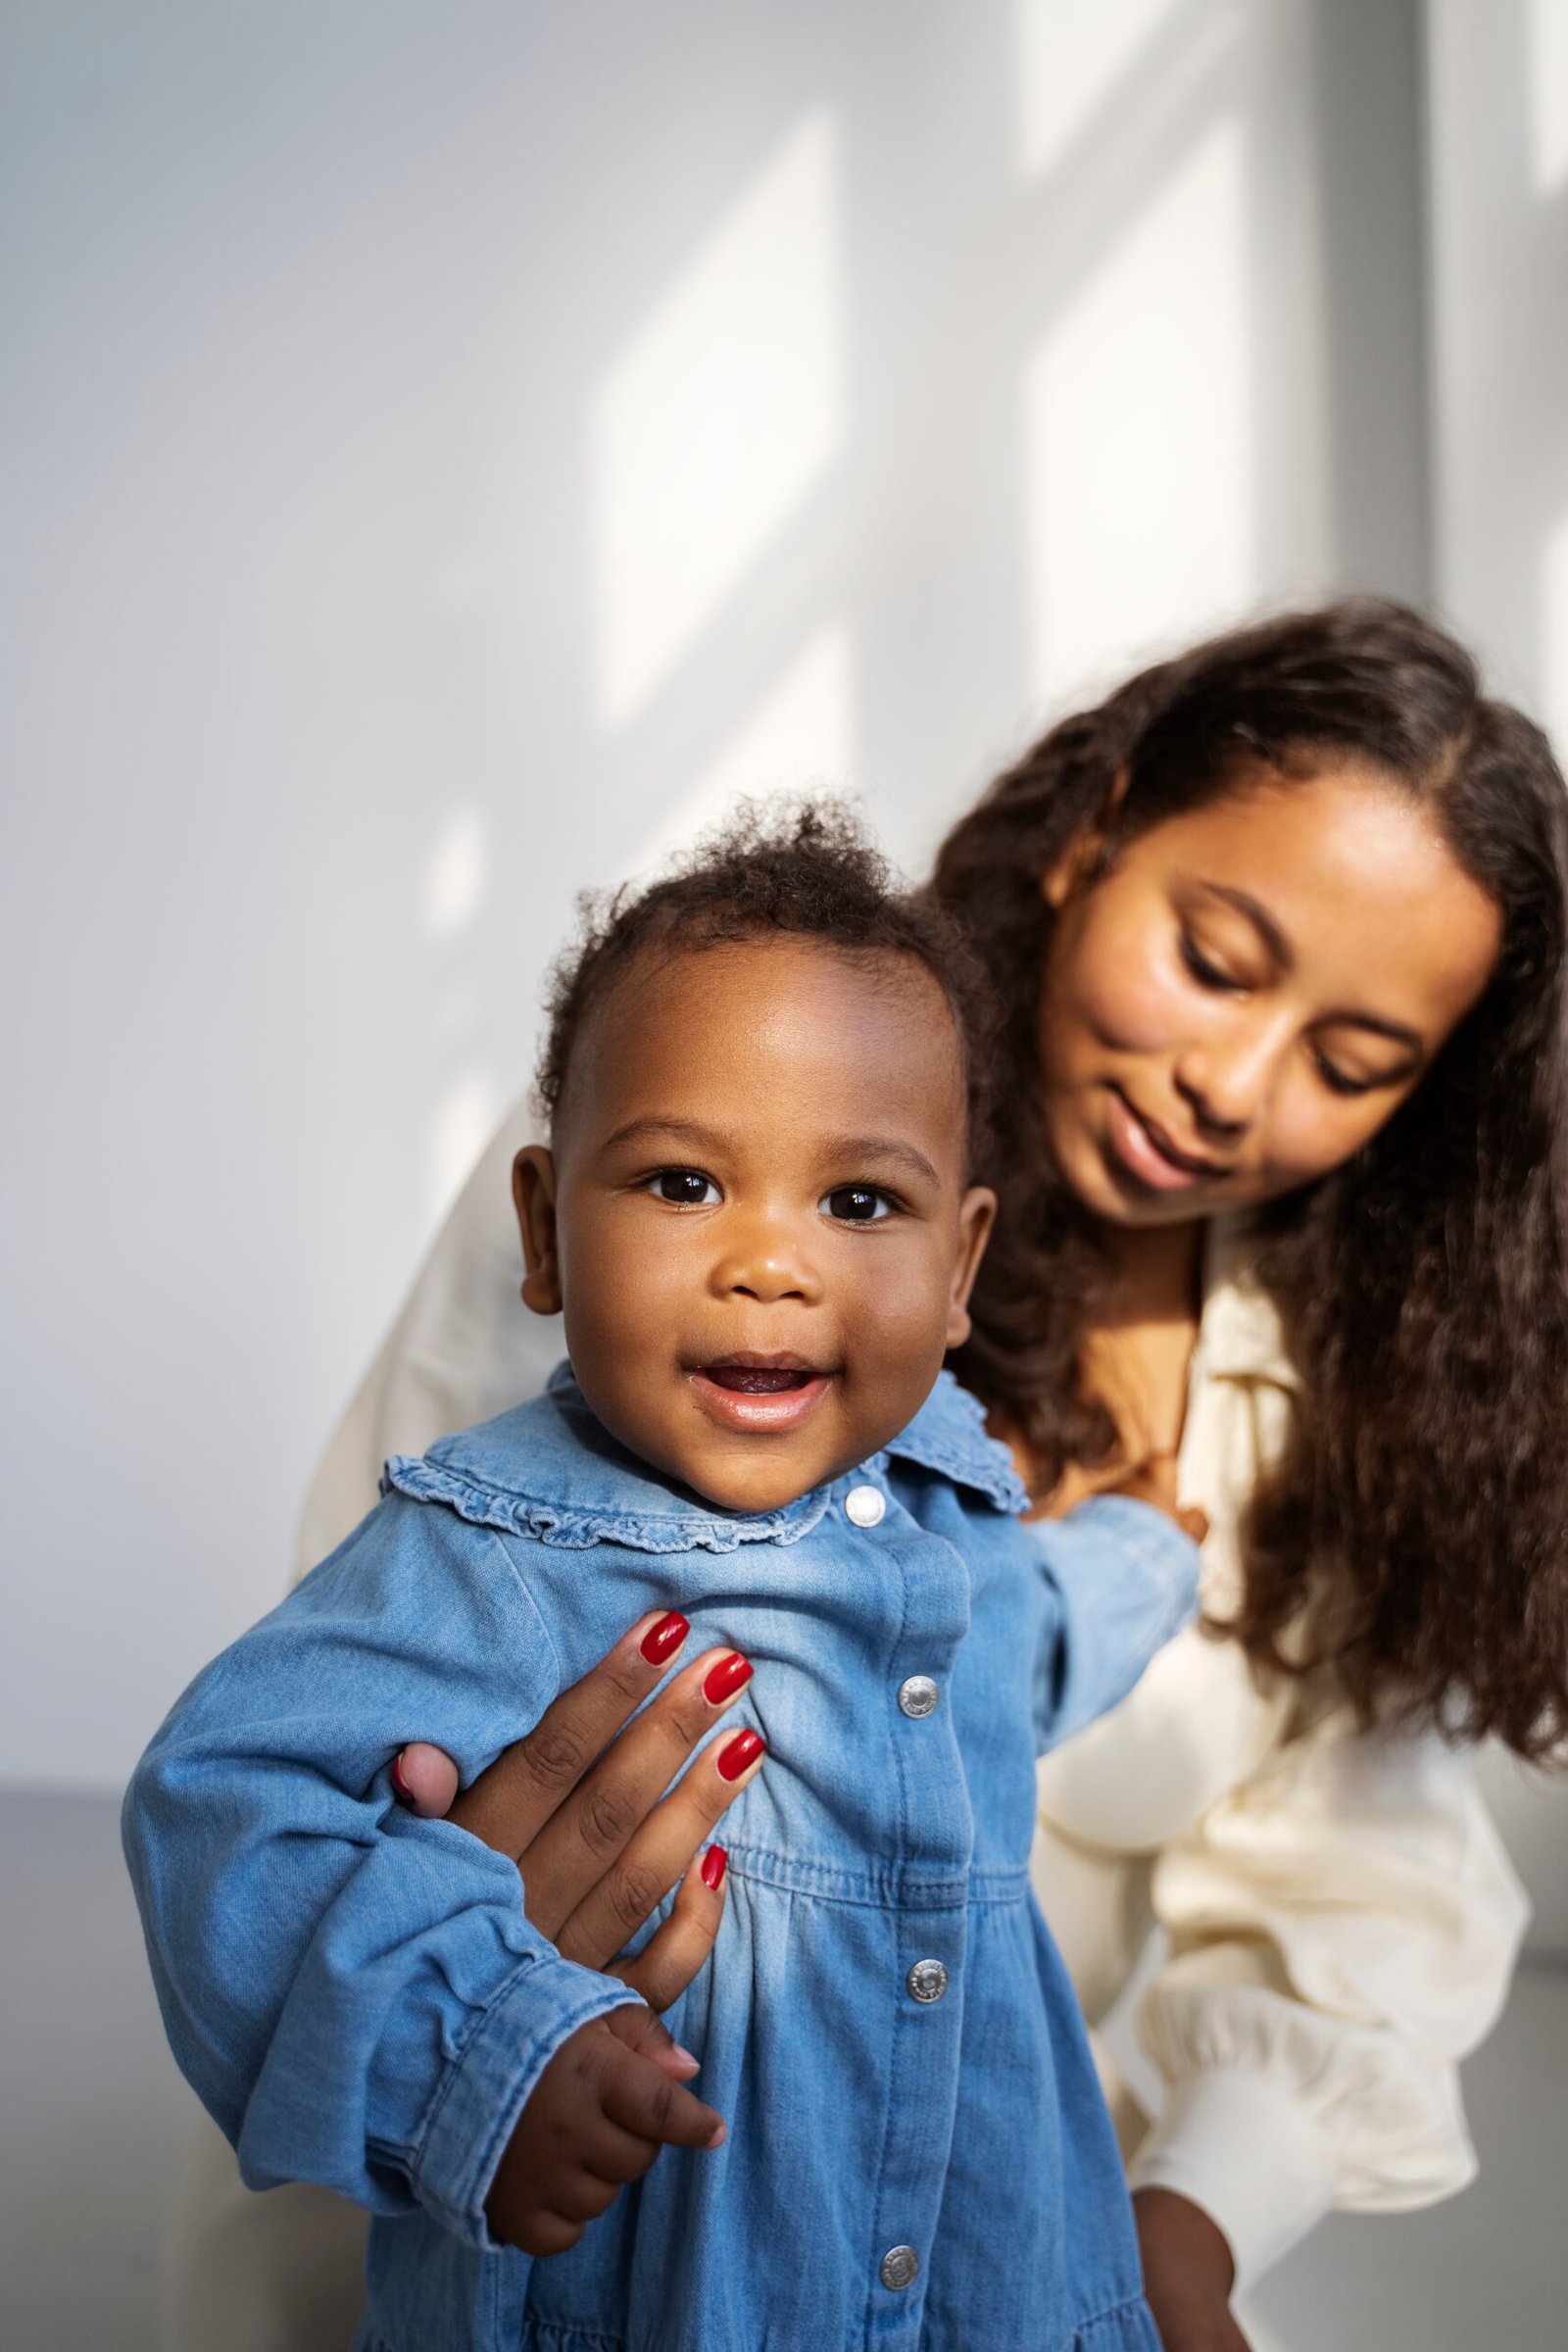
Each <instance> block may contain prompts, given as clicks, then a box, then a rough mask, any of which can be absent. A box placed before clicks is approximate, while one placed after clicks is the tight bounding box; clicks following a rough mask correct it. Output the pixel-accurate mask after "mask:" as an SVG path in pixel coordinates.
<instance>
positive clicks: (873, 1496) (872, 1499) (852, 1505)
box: [844, 1487, 888, 1527]
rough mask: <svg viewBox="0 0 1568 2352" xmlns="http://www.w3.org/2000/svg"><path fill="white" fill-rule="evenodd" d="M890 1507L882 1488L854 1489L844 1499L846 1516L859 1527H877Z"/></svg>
mask: <svg viewBox="0 0 1568 2352" xmlns="http://www.w3.org/2000/svg"><path fill="white" fill-rule="evenodd" d="M887 1507H888V1498H887V1496H886V1495H884V1494H883V1493H882V1490H881V1488H880V1487H852V1488H851V1489H850V1491H849V1493H848V1494H847V1495H845V1497H844V1514H845V1517H846V1518H848V1519H852V1520H853V1521H854V1522H855V1525H856V1526H857V1527H875V1526H876V1524H877V1521H878V1520H879V1519H880V1518H881V1517H882V1514H883V1512H884V1511H885V1510H886V1509H887Z"/></svg>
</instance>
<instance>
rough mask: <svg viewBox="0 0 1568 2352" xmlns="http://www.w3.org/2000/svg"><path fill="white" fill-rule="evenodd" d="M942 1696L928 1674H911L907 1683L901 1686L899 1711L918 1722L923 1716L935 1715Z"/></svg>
mask: <svg viewBox="0 0 1568 2352" xmlns="http://www.w3.org/2000/svg"><path fill="white" fill-rule="evenodd" d="M941 1696H942V1693H941V1691H939V1690H938V1689H937V1687H936V1685H935V1683H934V1682H933V1681H932V1680H931V1677H930V1676H929V1675H928V1674H911V1675H910V1677H909V1679H908V1681H907V1683H901V1684H900V1685H899V1709H900V1712H901V1713H902V1714H905V1715H912V1716H914V1718H915V1719H916V1721H918V1719H919V1718H920V1717H921V1716H922V1715H934V1714H935V1713H936V1710H937V1701H938V1699H939V1698H940V1697H941Z"/></svg>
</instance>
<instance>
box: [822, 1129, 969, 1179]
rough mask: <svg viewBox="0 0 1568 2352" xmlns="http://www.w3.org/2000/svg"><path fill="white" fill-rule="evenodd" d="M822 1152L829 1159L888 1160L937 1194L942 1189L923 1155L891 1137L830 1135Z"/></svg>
mask: <svg viewBox="0 0 1568 2352" xmlns="http://www.w3.org/2000/svg"><path fill="white" fill-rule="evenodd" d="M823 1151H824V1153H825V1155H826V1156H827V1157H828V1158H829V1159H842V1160H884V1161H886V1160H891V1161H892V1162H893V1164H894V1166H895V1167H900V1168H905V1169H907V1171H908V1173H909V1174H910V1175H911V1176H918V1177H921V1178H923V1179H924V1181H925V1182H926V1183H927V1184H934V1185H935V1186H936V1187H937V1189H938V1191H940V1190H941V1187H942V1179H941V1177H940V1176H939V1175H938V1174H937V1171H936V1169H935V1168H934V1167H933V1166H932V1164H931V1162H930V1160H928V1159H927V1157H926V1155H925V1153H924V1152H917V1151H916V1150H915V1148H914V1146H913V1144H907V1143H904V1142H902V1141H901V1140H900V1139H899V1137H897V1136H894V1135H832V1136H829V1137H828V1140H827V1142H826V1144H825V1145H824V1146H823Z"/></svg>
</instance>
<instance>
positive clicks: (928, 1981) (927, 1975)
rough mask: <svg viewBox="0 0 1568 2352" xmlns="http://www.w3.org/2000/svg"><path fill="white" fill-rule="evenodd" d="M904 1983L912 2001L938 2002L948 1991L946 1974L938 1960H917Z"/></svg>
mask: <svg viewBox="0 0 1568 2352" xmlns="http://www.w3.org/2000/svg"><path fill="white" fill-rule="evenodd" d="M904 1982H905V1983H906V1985H907V1986H908V1987H909V1998H910V2000H912V2001H940V2000H941V1998H942V1995H943V1994H944V1993H945V1992H946V1991H947V1989H948V1982H949V1980H948V1972H947V1970H946V1969H945V1968H944V1967H943V1965H942V1963H941V1961H940V1960H917V1961H916V1962H915V1964H914V1966H913V1967H912V1968H911V1969H910V1971H909V1973H908V1975H907V1977H906V1978H905V1980H904Z"/></svg>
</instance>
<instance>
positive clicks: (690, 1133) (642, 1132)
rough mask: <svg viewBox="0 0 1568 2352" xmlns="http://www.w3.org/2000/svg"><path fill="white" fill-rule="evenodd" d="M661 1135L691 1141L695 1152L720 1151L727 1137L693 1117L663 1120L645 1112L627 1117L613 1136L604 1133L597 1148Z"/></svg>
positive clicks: (607, 1148)
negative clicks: (638, 1115)
mask: <svg viewBox="0 0 1568 2352" xmlns="http://www.w3.org/2000/svg"><path fill="white" fill-rule="evenodd" d="M653 1136H660V1137H662V1138H667V1139H668V1140H669V1141H670V1142H672V1143H677V1144H690V1145H691V1146H692V1148H693V1150H694V1151H697V1152H721V1151H722V1150H723V1149H724V1148H725V1146H726V1145H727V1143H728V1141H729V1138H728V1137H727V1136H723V1135H720V1134H718V1133H717V1132H716V1130H715V1129H713V1128H711V1127H704V1126H702V1125H701V1124H700V1123H699V1122H698V1121H697V1120H696V1119H663V1118H660V1117H658V1116H657V1115H656V1114H654V1113H648V1114H647V1115H645V1116H644V1117H642V1118H640V1119H628V1120H627V1121H626V1124H625V1126H624V1127H617V1128H616V1129H615V1132H614V1134H613V1135H607V1136H606V1138H605V1140H604V1142H603V1144H602V1145H601V1146H600V1150H601V1151H603V1152H613V1150H614V1149H615V1147H616V1145H617V1144H636V1143H641V1142H642V1141H643V1140H644V1138H645V1137H653Z"/></svg>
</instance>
